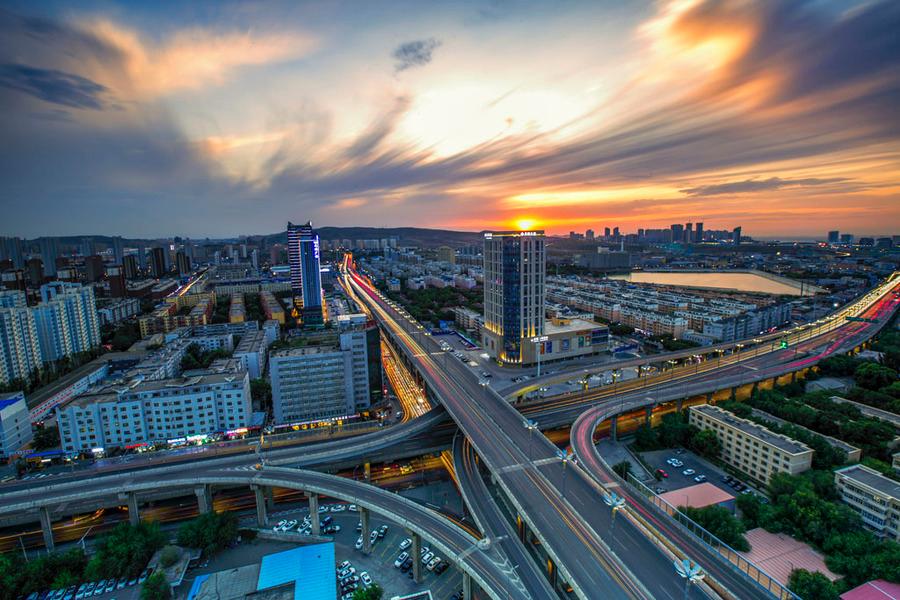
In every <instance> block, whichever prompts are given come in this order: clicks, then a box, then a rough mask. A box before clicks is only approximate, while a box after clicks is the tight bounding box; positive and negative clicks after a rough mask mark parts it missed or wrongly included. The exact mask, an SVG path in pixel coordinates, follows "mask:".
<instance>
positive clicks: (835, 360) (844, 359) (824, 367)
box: [819, 354, 861, 377]
mask: <svg viewBox="0 0 900 600" xmlns="http://www.w3.org/2000/svg"><path fill="white" fill-rule="evenodd" d="M860 362H861V361H860V360H859V359H858V358H853V357H852V356H847V355H846V354H839V355H837V356H829V357H828V358H826V359H825V360H823V361H822V362H820V363H819V372H821V373H822V374H823V375H831V376H834V377H847V376H848V375H853V373H854V371H856V369H857V367H858V366H859V364H860Z"/></svg>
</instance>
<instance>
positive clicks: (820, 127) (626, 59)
mask: <svg viewBox="0 0 900 600" xmlns="http://www.w3.org/2000/svg"><path fill="white" fill-rule="evenodd" d="M897 31H900V2H897V1H896V0H885V1H876V0H869V1H862V0H860V1H855V0H836V1H826V0H767V1H760V2H750V1H744V0H734V1H732V0H660V1H657V2H641V1H629V2H621V1H619V0H591V1H588V2H577V1H573V0H557V1H554V2H545V1H540V2H525V1H522V2H519V1H516V0H495V1H493V2H465V1H458V2H421V0H417V1H411V2H399V1H398V2H388V1H385V2H370V1H360V2H340V1H326V0H323V1H321V2H296V1H291V2H253V3H243V2H241V3H239V2H227V1H226V2H186V3H181V2H152V3H151V2H147V3H139V2H115V1H112V0H84V1H80V2H77V3H74V2H68V1H66V2H61V1H60V2H57V1H53V0H48V1H44V2H39V3H36V2H32V1H30V0H29V1H27V2H15V1H13V2H4V3H3V4H2V5H0V132H2V133H0V136H2V137H0V235H20V236H24V237H36V236H40V235H86V234H119V235H125V236H130V237H144V236H146V237H156V236H170V235H188V236H192V237H204V236H210V237H222V236H234V235H239V234H256V233H271V232H276V231H280V230H283V229H284V227H285V223H286V222H287V221H288V220H291V221H305V220H312V221H313V222H314V224H315V225H317V226H325V225H336V226H376V227H381V226H384V227H395V226H420V227H432V228H446V229H460V230H473V231H477V230H482V229H501V228H503V229H509V228H515V227H517V224H518V223H520V222H521V221H522V220H530V221H532V223H533V225H534V226H535V227H540V228H543V229H545V230H547V231H548V232H552V233H567V232H568V231H570V230H577V231H584V230H585V229H588V228H592V229H594V230H602V228H603V227H607V226H608V227H615V226H618V227H620V228H622V230H623V231H634V230H636V229H637V228H639V227H642V228H655V227H660V228H662V227H668V226H669V224H671V223H679V222H686V221H692V222H698V221H702V222H704V224H705V228H706V229H725V228H728V229H730V228H732V227H734V226H737V225H741V226H743V230H744V234H745V235H751V236H758V237H767V236H776V237H777V236H806V235H812V236H819V237H824V235H825V232H826V231H828V230H831V229H839V230H841V231H844V232H852V233H855V234H857V235H863V234H894V233H900V36H898V35H897Z"/></svg>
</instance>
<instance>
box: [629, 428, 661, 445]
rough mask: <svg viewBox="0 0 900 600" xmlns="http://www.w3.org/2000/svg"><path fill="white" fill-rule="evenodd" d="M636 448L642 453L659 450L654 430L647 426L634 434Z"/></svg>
mask: <svg viewBox="0 0 900 600" xmlns="http://www.w3.org/2000/svg"><path fill="white" fill-rule="evenodd" d="M634 447H635V448H636V449H637V450H639V451H642V452H643V451H646V450H656V449H657V448H659V442H658V441H657V439H656V434H655V433H654V432H653V428H651V427H650V426H649V425H647V424H643V425H640V426H639V427H638V428H637V430H636V431H635V432H634Z"/></svg>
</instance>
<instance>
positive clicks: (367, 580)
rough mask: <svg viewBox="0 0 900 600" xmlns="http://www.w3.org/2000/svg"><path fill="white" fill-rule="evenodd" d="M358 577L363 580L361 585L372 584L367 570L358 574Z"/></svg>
mask: <svg viewBox="0 0 900 600" xmlns="http://www.w3.org/2000/svg"><path fill="white" fill-rule="evenodd" d="M359 579H360V580H361V581H362V582H363V585H372V578H371V577H369V573H368V572H367V571H363V572H362V573H360V574H359Z"/></svg>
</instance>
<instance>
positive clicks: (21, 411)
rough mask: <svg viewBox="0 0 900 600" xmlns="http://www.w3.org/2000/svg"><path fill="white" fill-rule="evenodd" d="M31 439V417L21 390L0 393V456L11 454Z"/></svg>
mask: <svg viewBox="0 0 900 600" xmlns="http://www.w3.org/2000/svg"><path fill="white" fill-rule="evenodd" d="M31 439H32V433H31V419H30V418H29V413H28V405H27V404H26V403H25V395H24V394H23V393H22V392H13V393H11V394H0V458H7V457H9V456H12V455H13V454H14V453H15V452H16V451H17V450H20V449H21V448H23V447H24V446H25V445H26V444H29V443H30V442H31Z"/></svg>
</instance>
